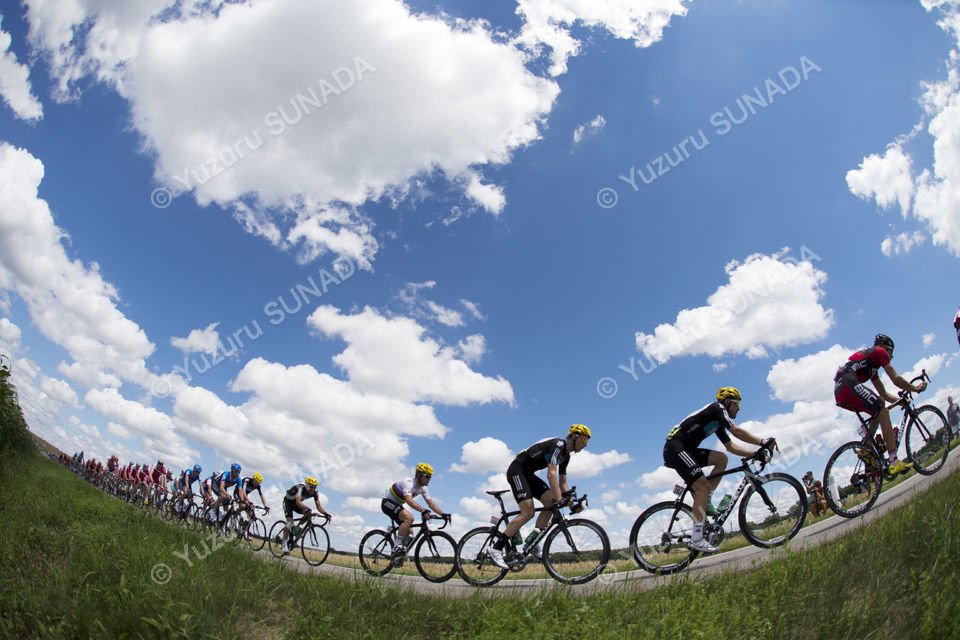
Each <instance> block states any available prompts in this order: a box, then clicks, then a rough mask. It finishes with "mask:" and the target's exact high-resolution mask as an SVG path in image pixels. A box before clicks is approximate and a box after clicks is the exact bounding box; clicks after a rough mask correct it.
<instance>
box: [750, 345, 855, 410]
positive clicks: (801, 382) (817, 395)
mask: <svg viewBox="0 0 960 640" xmlns="http://www.w3.org/2000/svg"><path fill="white" fill-rule="evenodd" d="M853 352H854V349H851V348H849V347H844V346H841V345H839V344H835V345H833V346H832V347H830V348H828V349H824V350H822V351H818V352H817V353H811V354H810V355H806V356H803V357H802V358H797V359H793V358H790V359H788V360H779V361H777V363H776V364H774V365H773V366H772V367H770V372H769V373H768V374H767V384H769V385H770V388H771V389H773V395H774V397H775V398H776V399H777V400H780V401H781V402H799V401H806V402H818V401H829V402H832V401H833V376H834V374H835V373H836V371H837V368H838V367H839V366H840V365H842V364H844V363H845V362H846V361H847V358H848V357H849V356H850V354H851V353H853Z"/></svg>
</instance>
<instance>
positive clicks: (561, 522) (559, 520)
mask: <svg viewBox="0 0 960 640" xmlns="http://www.w3.org/2000/svg"><path fill="white" fill-rule="evenodd" d="M487 493H488V494H490V495H492V496H493V497H494V498H496V499H497V502H498V503H500V514H501V515H500V518H499V519H498V520H497V522H496V524H494V523H493V522H491V524H493V528H494V529H495V530H496V531H497V532H499V531H500V525H501V524H503V525H504V528H506V525H507V524H508V523H509V522H510V519H511V518H513V517H515V516H518V515H520V511H519V510H517V511H507V508H506V506H505V505H504V504H503V494H504V493H508V491H507V490H503V491H488V492H487ZM576 496H577V488H576V487H572V488H571V489H570V490H569V491H565V492H564V493H563V501H562V502H561V504H563V502H566V503H568V504H567V505H566V506H570V505H574V506H586V505H587V496H586V495H584V496H582V497H580V498H577V497H576ZM561 508H562V507H560V506H553V507H547V506H543V507H537V508H536V509H534V510H533V512H534V513H535V514H537V513H542V512H544V511H553V517H552V518H551V519H550V523H549V524H548V525H547V526H546V527H544V528H543V529H542V530H541V531H540V533H539V534H538V535H537V537H536V538H534V539H533V540H531V541H530V543H529V544H524V545H523V548H522V549H517V551H518V552H519V553H520V556H521V558H520V560H521V561H520V563H519V566H517V567H516V568H513V567H511V570H512V571H522V570H523V568H524V566H526V559H527V557H528V556H529V553H530V550H531V549H533V548H534V547H536V546H537V544H539V543H540V542H541V541H542V540H543V539H544V538H546V537H547V535H548V534H549V533H550V532H551V531H552V530H553V529H554V528H557V527H559V528H560V530H561V531H563V532H564V535H566V536H567V540H568V542H569V543H570V544H571V546H573V547H574V548H575V544H574V541H573V540H572V539H570V536H569V535H568V534H567V527H566V525H567V519H566V518H565V517H564V515H563V513H562V512H561V511H560V509H561Z"/></svg>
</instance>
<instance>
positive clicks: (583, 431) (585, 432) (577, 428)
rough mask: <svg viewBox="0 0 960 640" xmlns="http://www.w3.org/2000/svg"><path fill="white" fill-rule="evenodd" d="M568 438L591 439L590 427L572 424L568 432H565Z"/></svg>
mask: <svg viewBox="0 0 960 640" xmlns="http://www.w3.org/2000/svg"><path fill="white" fill-rule="evenodd" d="M567 435H568V436H573V435H578V436H587V437H588V438H591V437H593V436H591V435H590V427H588V426H587V425H585V424H573V425H570V431H568V432H567Z"/></svg>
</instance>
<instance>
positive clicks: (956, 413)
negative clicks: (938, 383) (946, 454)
mask: <svg viewBox="0 0 960 640" xmlns="http://www.w3.org/2000/svg"><path fill="white" fill-rule="evenodd" d="M947 424H948V425H950V434H951V436H950V437H951V438H956V437H957V431H958V429H960V406H958V405H956V404H954V403H953V396H947Z"/></svg>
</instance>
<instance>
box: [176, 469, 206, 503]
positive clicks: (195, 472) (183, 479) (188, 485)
mask: <svg viewBox="0 0 960 640" xmlns="http://www.w3.org/2000/svg"><path fill="white" fill-rule="evenodd" d="M201 471H202V469H201V468H200V465H198V464H195V465H193V469H187V470H186V471H184V472H183V475H181V476H180V477H179V478H177V480H178V487H179V489H180V495H179V496H177V504H178V505H179V504H181V503H183V500H184V499H185V498H189V497H190V496H192V495H193V483H194V482H196V481H197V480H199V479H200V472H201Z"/></svg>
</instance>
